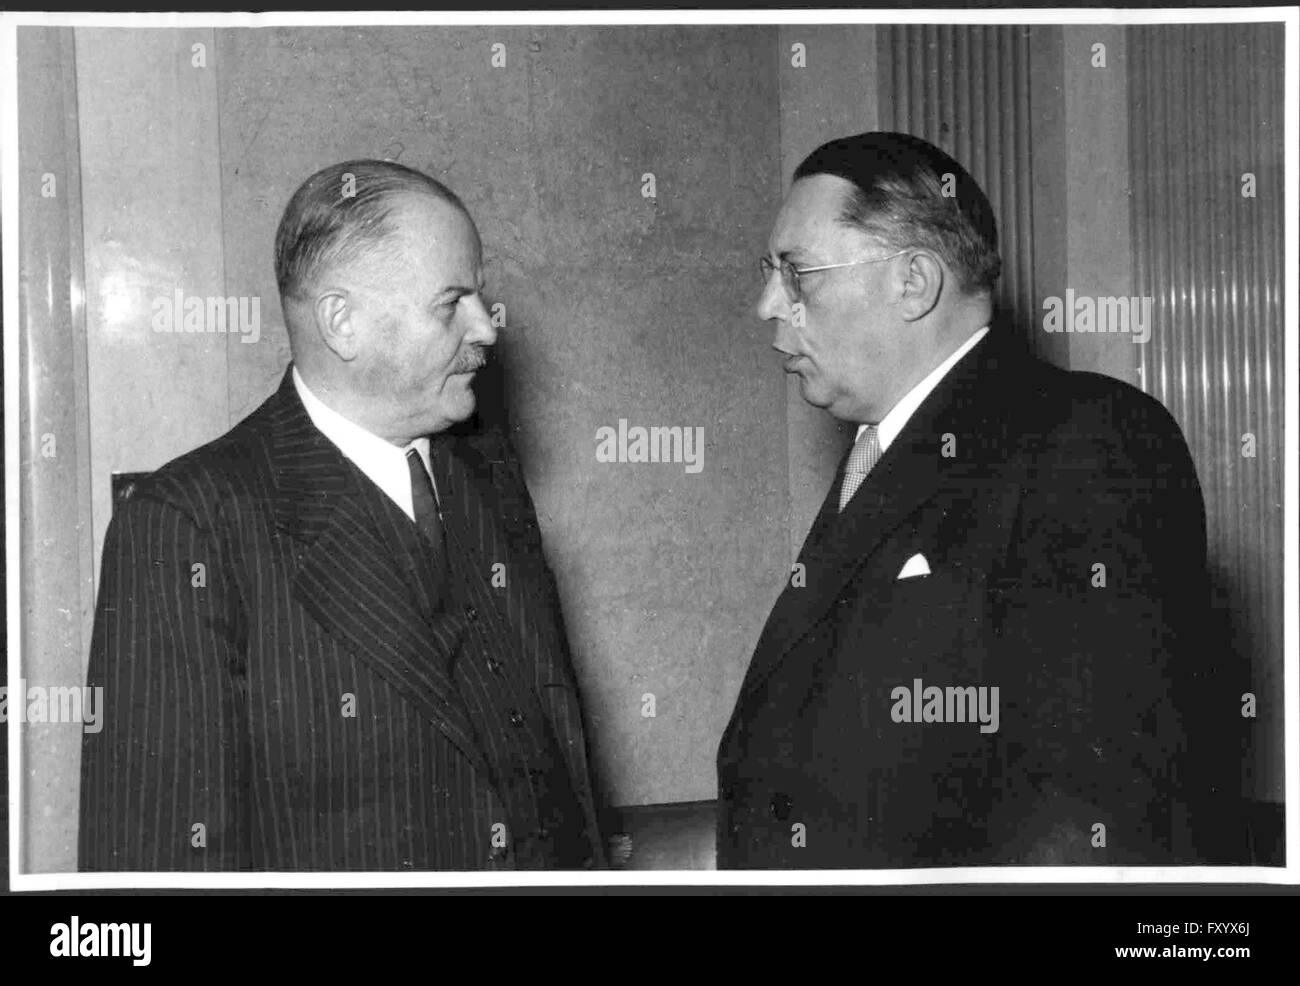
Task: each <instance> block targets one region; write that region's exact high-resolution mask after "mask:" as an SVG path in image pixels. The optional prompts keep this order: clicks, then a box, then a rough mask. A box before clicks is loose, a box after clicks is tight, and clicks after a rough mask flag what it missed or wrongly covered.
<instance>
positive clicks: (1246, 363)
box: [1127, 24, 1286, 801]
mask: <svg viewBox="0 0 1300 986" xmlns="http://www.w3.org/2000/svg"><path fill="white" fill-rule="evenodd" d="M1127 31H1128V44H1129V50H1130V58H1129V78H1130V86H1131V89H1132V99H1131V104H1132V110H1131V114H1130V118H1129V138H1130V142H1131V146H1132V174H1133V196H1132V226H1133V241H1134V274H1135V281H1136V292H1135V293H1136V294H1138V295H1149V296H1151V297H1152V298H1153V299H1154V317H1153V321H1154V325H1155V329H1154V332H1153V335H1152V338H1151V341H1150V342H1149V343H1148V344H1147V345H1145V346H1140V347H1137V348H1138V349H1140V350H1141V352H1140V353H1139V359H1140V366H1141V377H1142V385H1143V386H1144V387H1145V389H1146V390H1147V391H1148V392H1150V393H1151V394H1152V395H1154V396H1155V397H1156V398H1158V399H1159V400H1160V401H1161V403H1163V404H1164V405H1165V407H1167V408H1168V409H1169V410H1170V411H1171V412H1172V413H1173V415H1174V417H1175V418H1177V420H1178V422H1179V423H1180V424H1181V425H1182V427H1183V431H1184V433H1185V434H1186V436H1187V439H1188V443H1189V444H1190V445H1191V448H1192V453H1193V455H1194V457H1195V459H1196V464H1197V470H1198V472H1199V475H1200V479H1201V485H1202V486H1203V488H1204V491H1205V501H1206V515H1207V516H1206V520H1207V524H1208V528H1209V530H1208V535H1209V548H1210V559H1211V563H1212V567H1213V569H1214V574H1215V577H1216V583H1217V584H1218V586H1219V589H1220V592H1221V593H1222V594H1223V598H1222V599H1221V603H1220V605H1222V606H1224V607H1226V609H1227V611H1228V612H1229V613H1230V614H1231V617H1232V619H1233V632H1234V639H1235V646H1236V648H1237V650H1238V651H1239V653H1241V654H1242V655H1244V656H1247V657H1249V659H1250V660H1251V663H1252V681H1251V685H1252V687H1253V690H1254V691H1255V693H1256V694H1257V695H1258V696H1259V697H1260V703H1259V708H1260V718H1259V721H1258V723H1257V725H1256V734H1255V735H1256V741H1255V756H1254V760H1253V763H1251V764H1248V765H1247V773H1248V775H1250V776H1248V777H1247V783H1248V785H1249V786H1250V787H1251V788H1253V792H1254V794H1255V796H1256V797H1259V798H1262V799H1266V800H1273V801H1281V800H1282V798H1283V788H1282V759H1281V750H1282V742H1283V716H1282V704H1281V696H1282V687H1283V681H1282V622H1283V598H1282V574H1283V573H1282V552H1281V545H1282V544H1283V527H1282V525H1283V508H1282V479H1283V459H1282V440H1283V434H1282V425H1283V420H1284V403H1283V401H1284V396H1283V389H1282V388H1283V365H1282V360H1283V344H1284V340H1283V322H1282V283H1283V282H1282V256H1283V253H1282V251H1283V217H1284V216H1285V214H1286V213H1285V208H1286V204H1285V203H1284V201H1283V155H1282V147H1283V145H1282V135H1283V120H1282V115H1283V93H1282V84H1283V65H1284V51H1283V40H1284V38H1283V29H1282V27H1281V26H1280V25H1271V24H1239V25H1229V24H1215V25H1194V26H1178V27H1175V26H1162V27H1159V28H1155V27H1146V26H1143V27H1130V28H1128V29H1127ZM1247 173H1249V174H1252V175H1253V176H1254V180H1255V195H1254V197H1245V196H1243V195H1242V187H1243V176H1244V175H1246V174H1247ZM1247 434H1250V435H1253V436H1254V438H1255V444H1256V455H1255V457H1253V458H1250V457H1246V456H1244V455H1243V454H1242V447H1243V436H1244V435H1247Z"/></svg>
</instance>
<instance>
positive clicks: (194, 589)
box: [80, 161, 602, 870]
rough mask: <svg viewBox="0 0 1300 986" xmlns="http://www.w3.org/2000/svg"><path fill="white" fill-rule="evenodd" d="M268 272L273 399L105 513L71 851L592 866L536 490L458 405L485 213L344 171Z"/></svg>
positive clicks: (484, 323) (138, 864)
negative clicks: (99, 718)
mask: <svg viewBox="0 0 1300 986" xmlns="http://www.w3.org/2000/svg"><path fill="white" fill-rule="evenodd" d="M276 276H277V281H278V285H279V290H280V295H281V304H282V306H283V309H284V316H285V324H286V326H287V328H288V331H289V338H290V344H291V347H292V352H293V365H292V366H291V367H290V368H289V370H288V371H287V372H286V373H285V375H284V379H283V382H282V383H281V385H280V387H279V390H278V391H277V392H276V393H275V394H274V395H273V396H272V397H271V398H270V399H269V400H267V401H266V402H265V403H264V404H263V405H262V406H261V407H260V408H259V409H258V410H256V411H255V412H254V413H253V414H251V415H250V416H249V417H248V418H246V419H245V420H244V421H243V422H241V423H240V424H239V425H237V426H236V427H235V428H234V429H232V430H231V431H230V432H229V433H227V434H226V435H224V436H222V437H221V438H219V439H217V440H216V441H214V442H212V443H210V444H208V445H206V446H204V447H203V448H200V449H198V450H197V451H194V452H191V453H189V454H188V455H185V456H182V457H181V458H179V459H177V460H175V461H173V462H171V463H169V464H167V465H166V466H164V467H163V468H161V469H160V470H158V471H157V472H155V473H153V474H151V475H150V476H149V477H148V478H146V479H145V480H143V481H142V482H140V483H139V484H138V487H137V488H136V490H135V492H134V494H133V495H132V496H131V497H130V499H128V500H127V501H125V502H124V503H123V504H121V505H120V507H119V509H118V511H117V513H116V515H115V517H114V518H113V522H112V524H111V526H110V528H109V531H108V536H107V539H106V543H105V547H104V557H103V569H102V584H101V589H100V597H99V604H98V611H97V614H96V620H95V627H94V635H93V640H92V644H91V656H90V670H89V679H90V684H91V685H100V686H103V687H104V696H105V700H106V703H107V713H106V717H105V723H106V724H105V728H104V729H103V731H102V732H101V733H99V734H97V735H94V736H89V735H88V736H87V737H86V742H85V744H84V749H83V758H82V796H81V831H80V855H81V867H82V868H83V869H90V870H190V869H193V870H237V869H255V870H410V869H415V870H426V869H427V870H434V869H437V870H442V869H452V870H467V869H482V868H488V869H491V868H521V869H522V868H549V867H557V868H569V869H577V868H582V867H591V866H594V865H600V864H601V862H602V854H601V849H600V840H599V837H598V834H597V827H596V818H595V810H594V806H593V795H592V786H591V782H590V780H589V777H588V769H587V755H586V750H585V746H584V739H583V728H582V717H581V713H580V709H579V703H578V695H577V691H576V687H575V680H574V675H573V670H572V668H571V666H570V659H569V655H568V650H567V645H566V641H565V633H564V628H563V625H562V622H561V619H560V616H559V605H558V599H557V595H556V587H555V584H554V580H553V578H552V575H551V572H550V570H549V568H548V567H547V563H546V561H545V558H544V557H543V553H542V544H541V539H540V535H539V531H538V526H537V521H536V517H535V514H534V510H533V506H532V502H531V500H530V498H529V495H528V490H527V488H526V487H525V485H524V480H523V476H522V474H521V472H520V469H519V466H518V464H517V461H516V458H515V456H514V454H513V453H512V450H511V449H510V447H509V445H508V443H507V441H506V439H505V437H504V435H503V434H502V433H501V432H500V431H499V430H492V429H488V428H478V427H473V422H472V421H470V419H471V418H472V415H473V413H474V411H475V397H474V392H473V390H472V389H471V382H472V380H473V377H474V372H475V371H476V370H477V369H479V368H480V367H481V366H482V365H483V363H484V361H485V359H486V354H487V352H488V351H489V347H490V346H492V345H493V343H494V342H495V341H496V330H495V329H494V327H493V325H492V322H491V319H490V317H489V315H488V313H487V311H486V309H485V307H484V302H483V298H482V289H483V284H482V265H481V248H480V244H479V237H478V232H477V230H476V228H475V226H474V223H473V221H472V220H471V218H470V216H469V214H468V212H467V211H466V209H465V207H464V206H463V205H462V203H461V202H460V201H459V199H457V198H456V196H455V195H454V194H452V193H451V192H450V191H449V190H448V189H446V188H445V187H444V186H442V185H441V184H439V183H438V182H436V181H434V180H433V179H431V178H429V177H428V176H426V175H424V174H421V173H420V172H417V171H414V170H412V169H409V168H405V167H402V166H401V165H396V164H391V163H386V162H378V161H350V162H346V163H343V164H339V165H335V166H333V167H330V168H326V169H324V170H323V171H321V172H319V173H317V174H316V175H313V176H312V177H311V178H309V179H308V180H307V181H306V182H305V183H304V184H303V185H302V186H301V187H300V188H299V189H298V191H297V192H296V193H295V194H294V196H293V198H292V200H291V201H290V202H289V205H288V207H287V208H286V210H285V214H284V216H283V218H282V219H281V222H280V226H279V230H278V232H277V236H276ZM466 422H469V424H468V426H467V425H466V424H464V423H466Z"/></svg>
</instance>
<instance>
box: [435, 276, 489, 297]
mask: <svg viewBox="0 0 1300 986" xmlns="http://www.w3.org/2000/svg"><path fill="white" fill-rule="evenodd" d="M485 283H486V281H484V280H480V281H479V283H478V284H475V285H473V286H472V287H466V286H465V285H463V284H449V285H448V286H447V287H445V288H443V289H442V290H441V291H439V292H438V293H437V294H436V295H434V297H435V298H441V297H442V296H443V295H448V294H454V295H462V294H478V292H479V291H481V290H483V286H484V284H485Z"/></svg>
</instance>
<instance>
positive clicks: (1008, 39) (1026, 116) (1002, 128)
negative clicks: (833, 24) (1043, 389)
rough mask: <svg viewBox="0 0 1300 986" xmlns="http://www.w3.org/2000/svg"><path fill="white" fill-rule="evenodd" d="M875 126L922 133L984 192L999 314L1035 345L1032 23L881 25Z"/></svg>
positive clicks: (1037, 345)
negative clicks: (994, 240)
mask: <svg viewBox="0 0 1300 986" xmlns="http://www.w3.org/2000/svg"><path fill="white" fill-rule="evenodd" d="M878 32H879V34H878V37H879V46H878V47H879V62H880V76H879V77H880V127H881V129H884V130H898V131H902V132H904V133H909V134H913V135H914V136H917V137H921V138H923V139H925V140H928V141H929V142H930V143H932V144H934V145H935V146H937V147H940V148H942V149H943V150H945V151H947V152H948V153H949V154H951V155H952V156H953V157H954V158H956V159H957V161H958V162H960V163H961V164H962V165H963V166H964V167H965V168H966V170H967V171H969V172H970V174H971V176H972V177H973V178H974V179H975V180H976V181H977V182H979V184H980V187H981V188H983V189H984V192H985V194H986V195H987V196H988V198H989V202H990V204H991V205H992V207H993V212H994V215H995V216H996V217H997V222H998V245H999V249H1000V252H1001V254H1002V277H1001V279H1000V281H999V283H998V293H997V296H996V303H997V309H998V316H997V317H998V319H999V321H1001V322H1003V323H1006V327H1007V328H1009V329H1012V330H1013V331H1019V332H1021V333H1023V334H1024V335H1025V336H1026V338H1028V339H1029V340H1030V342H1031V344H1032V345H1033V347H1034V349H1035V351H1038V350H1040V349H1041V348H1042V345H1043V341H1042V339H1040V338H1039V333H1037V332H1033V331H1032V327H1033V326H1034V325H1035V324H1036V321H1035V318H1034V316H1035V313H1036V311H1037V307H1038V300H1037V292H1036V288H1035V283H1034V279H1035V272H1034V251H1033V243H1034V194H1033V193H1034V161H1033V148H1034V137H1033V114H1032V107H1031V105H1030V99H1031V86H1030V78H1031V58H1030V55H1031V47H1030V39H1031V33H1032V29H1031V28H1028V27H1020V26H1009V27H1002V26H953V25H935V24H925V25H907V24H882V25H880V26H879V28H878Z"/></svg>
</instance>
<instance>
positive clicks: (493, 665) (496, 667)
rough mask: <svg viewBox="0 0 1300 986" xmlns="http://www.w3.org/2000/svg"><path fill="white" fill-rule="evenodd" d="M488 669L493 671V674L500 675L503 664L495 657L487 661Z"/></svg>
mask: <svg viewBox="0 0 1300 986" xmlns="http://www.w3.org/2000/svg"><path fill="white" fill-rule="evenodd" d="M487 669H488V670H489V671H491V672H492V673H493V674H500V673H501V662H500V661H498V660H497V659H496V658H495V657H489V658H488V659H487Z"/></svg>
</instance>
